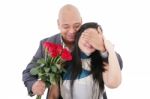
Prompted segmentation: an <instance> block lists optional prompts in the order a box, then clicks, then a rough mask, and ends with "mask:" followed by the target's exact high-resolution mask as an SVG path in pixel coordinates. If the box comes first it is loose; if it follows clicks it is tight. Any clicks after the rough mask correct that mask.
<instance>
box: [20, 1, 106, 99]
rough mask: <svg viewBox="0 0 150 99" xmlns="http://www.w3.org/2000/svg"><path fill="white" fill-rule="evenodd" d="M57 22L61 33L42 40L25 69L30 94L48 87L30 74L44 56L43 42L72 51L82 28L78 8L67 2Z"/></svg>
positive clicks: (40, 91) (38, 93) (39, 92)
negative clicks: (77, 34) (78, 32)
mask: <svg viewBox="0 0 150 99" xmlns="http://www.w3.org/2000/svg"><path fill="white" fill-rule="evenodd" d="M57 22H58V28H59V30H60V33H59V34H56V35H54V36H52V37H49V38H46V39H44V40H42V41H41V42H40V46H39V48H38V50H37V52H36V54H35V55H34V56H33V59H32V61H31V62H30V63H29V64H28V66H27V67H26V69H25V70H24V71H23V81H24V84H25V86H26V87H27V89H28V92H29V95H30V96H32V95H43V93H44V91H45V88H46V87H45V83H44V82H43V81H41V80H38V78H37V76H33V75H31V74H30V70H31V68H33V67H34V66H35V64H34V63H35V62H36V61H37V60H38V59H40V58H42V57H44V50H43V46H42V43H43V42H45V41H50V42H54V43H58V44H62V45H63V47H67V48H68V49H69V50H70V51H71V49H72V47H73V44H74V40H75V35H76V31H77V30H78V29H79V28H80V26H81V24H82V19H81V16H80V13H79V11H78V9H77V8H76V7H75V6H73V5H70V4H67V5H65V6H63V7H62V8H61V9H60V11H59V15H58V20H57ZM103 96H104V99H107V97H106V94H104V95H103Z"/></svg>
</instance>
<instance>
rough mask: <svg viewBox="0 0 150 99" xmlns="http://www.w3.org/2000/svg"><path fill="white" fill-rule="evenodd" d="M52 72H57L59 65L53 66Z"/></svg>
mask: <svg viewBox="0 0 150 99" xmlns="http://www.w3.org/2000/svg"><path fill="white" fill-rule="evenodd" d="M51 69H52V72H54V73H56V72H57V67H56V66H55V65H53V66H51Z"/></svg>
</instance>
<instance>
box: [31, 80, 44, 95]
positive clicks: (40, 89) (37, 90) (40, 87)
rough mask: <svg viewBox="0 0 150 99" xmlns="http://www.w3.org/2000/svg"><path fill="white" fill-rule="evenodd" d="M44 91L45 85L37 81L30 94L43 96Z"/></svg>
mask: <svg viewBox="0 0 150 99" xmlns="http://www.w3.org/2000/svg"><path fill="white" fill-rule="evenodd" d="M45 89H46V87H45V83H44V82H43V81H41V80H37V81H36V82H35V83H34V84H33V86H32V92H33V94H34V95H43V94H44V91H45Z"/></svg>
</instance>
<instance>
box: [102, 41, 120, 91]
mask: <svg viewBox="0 0 150 99" xmlns="http://www.w3.org/2000/svg"><path fill="white" fill-rule="evenodd" d="M104 44H105V48H106V50H107V52H108V64H106V66H105V69H106V71H105V72H103V80H104V83H105V85H106V86H107V87H109V88H116V87H118V86H119V85H120V84H121V69H120V65H119V62H118V58H117V55H116V53H115V51H114V47H113V45H112V44H111V42H110V41H108V40H105V39H104Z"/></svg>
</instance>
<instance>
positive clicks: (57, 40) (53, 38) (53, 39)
mask: <svg viewBox="0 0 150 99" xmlns="http://www.w3.org/2000/svg"><path fill="white" fill-rule="evenodd" d="M46 41H47V42H54V43H60V41H61V40H60V33H57V34H55V35H52V36H50V37H47V38H44V39H42V40H41V42H46Z"/></svg>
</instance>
